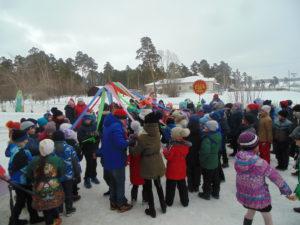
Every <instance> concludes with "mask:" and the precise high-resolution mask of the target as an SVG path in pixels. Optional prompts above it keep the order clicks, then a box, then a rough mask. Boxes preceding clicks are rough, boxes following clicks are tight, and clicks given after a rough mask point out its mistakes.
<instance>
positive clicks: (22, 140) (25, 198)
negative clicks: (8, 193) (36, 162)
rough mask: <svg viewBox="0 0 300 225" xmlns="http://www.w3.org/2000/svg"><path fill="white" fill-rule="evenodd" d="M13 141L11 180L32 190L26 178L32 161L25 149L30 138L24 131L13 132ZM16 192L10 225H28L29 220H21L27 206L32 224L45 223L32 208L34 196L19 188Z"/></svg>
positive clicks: (9, 168) (10, 164)
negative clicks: (20, 217)
mask: <svg viewBox="0 0 300 225" xmlns="http://www.w3.org/2000/svg"><path fill="white" fill-rule="evenodd" d="M12 141H13V143H14V144H15V149H13V150H12V151H11V155H10V160H9V166H8V171H9V175H10V180H11V181H12V182H13V183H15V184H18V185H20V186H21V187H22V188H24V189H27V190H31V188H32V187H31V185H30V182H28V180H27V177H26V174H27V166H28V164H29V163H30V161H31V160H32V155H31V153H30V151H29V150H27V149H26V148H25V147H26V144H27V142H28V136H27V134H26V132H25V131H23V130H14V131H13V132H12ZM15 191H16V201H15V205H14V207H13V209H12V212H11V217H10V219H9V225H20V224H27V223H28V221H27V220H20V219H19V216H20V214H21V212H22V209H23V208H24V206H25V204H26V205H27V209H28V212H29V216H30V223H31V224H36V223H40V222H42V221H44V220H43V218H41V217H39V216H38V213H37V211H36V210H35V209H33V208H32V196H31V195H30V194H28V193H26V192H24V191H23V190H21V189H18V188H16V190H15Z"/></svg>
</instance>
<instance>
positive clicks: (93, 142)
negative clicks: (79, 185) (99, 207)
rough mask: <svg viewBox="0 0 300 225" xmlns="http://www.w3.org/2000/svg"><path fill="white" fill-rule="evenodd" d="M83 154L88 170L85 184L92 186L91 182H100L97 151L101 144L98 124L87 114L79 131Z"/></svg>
mask: <svg viewBox="0 0 300 225" xmlns="http://www.w3.org/2000/svg"><path fill="white" fill-rule="evenodd" d="M77 137H78V141H79V143H80V146H81V149H82V152H83V155H84V157H85V159H86V170H85V176H84V186H85V187H86V188H87V189H89V188H92V184H91V182H93V183H94V184H100V181H99V180H98V179H97V172H96V168H97V158H96V151H97V149H98V145H99V133H98V131H97V124H96V121H95V120H94V117H93V116H92V115H85V116H84V117H83V119H82V124H81V126H80V128H79V130H78V133H77Z"/></svg>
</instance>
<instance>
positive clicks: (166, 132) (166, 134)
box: [162, 123, 176, 144]
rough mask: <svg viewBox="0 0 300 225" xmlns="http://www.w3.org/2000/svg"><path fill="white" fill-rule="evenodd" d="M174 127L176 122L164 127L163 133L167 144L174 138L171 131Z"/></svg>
mask: <svg viewBox="0 0 300 225" xmlns="http://www.w3.org/2000/svg"><path fill="white" fill-rule="evenodd" d="M174 127H176V124H175V123H170V124H168V125H167V126H165V127H164V128H163V129H162V134H163V137H164V140H165V141H166V144H169V143H170V142H171V140H172V138H171V131H172V129H173V128H174Z"/></svg>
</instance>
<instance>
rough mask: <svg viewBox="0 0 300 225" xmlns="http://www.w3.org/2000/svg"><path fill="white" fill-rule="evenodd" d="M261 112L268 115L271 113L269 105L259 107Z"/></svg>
mask: <svg viewBox="0 0 300 225" xmlns="http://www.w3.org/2000/svg"><path fill="white" fill-rule="evenodd" d="M261 110H262V111H264V112H266V113H270V112H271V106H269V105H263V106H262V107H261Z"/></svg>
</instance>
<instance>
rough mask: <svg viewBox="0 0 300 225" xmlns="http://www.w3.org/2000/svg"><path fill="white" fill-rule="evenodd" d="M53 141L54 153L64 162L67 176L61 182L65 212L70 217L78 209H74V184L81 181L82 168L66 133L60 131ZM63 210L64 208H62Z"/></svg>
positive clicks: (54, 135) (56, 133)
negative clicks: (67, 141)
mask: <svg viewBox="0 0 300 225" xmlns="http://www.w3.org/2000/svg"><path fill="white" fill-rule="evenodd" d="M52 139H53V141H54V152H55V154H56V155H57V156H58V157H59V158H61V159H62V160H63V161H64V165H65V176H63V177H62V178H61V179H60V180H61V184H62V187H63V190H64V193H65V210H66V211H65V212H66V214H67V215H69V214H71V213H73V212H75V211H76V208H74V207H73V183H74V182H77V181H76V180H78V179H80V172H81V168H80V164H79V160H78V158H77V154H76V152H75V150H74V149H73V147H72V146H70V145H68V144H67V143H66V139H65V135H64V133H63V132H62V131H60V130H58V131H56V132H55V133H54V134H53V137H52ZM78 177H79V178H78ZM62 210H63V208H61V211H62Z"/></svg>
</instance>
